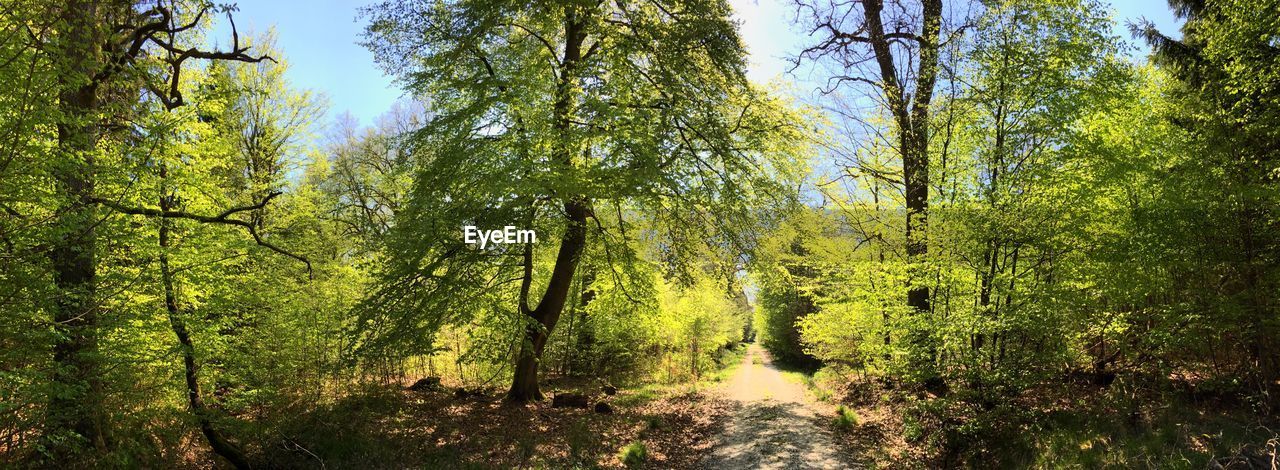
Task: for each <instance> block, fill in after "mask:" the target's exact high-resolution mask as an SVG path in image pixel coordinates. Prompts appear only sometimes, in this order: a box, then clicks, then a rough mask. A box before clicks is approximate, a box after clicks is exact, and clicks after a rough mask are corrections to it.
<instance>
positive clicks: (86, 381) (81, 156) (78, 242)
mask: <svg viewBox="0 0 1280 470" xmlns="http://www.w3.org/2000/svg"><path fill="white" fill-rule="evenodd" d="M98 14H99V12H98V5H97V3H96V2H78V1H71V2H68V3H67V4H66V5H65V6H64V8H63V11H62V16H63V18H62V19H63V22H64V24H65V26H66V28H67V29H66V31H64V32H62V34H60V36H61V38H60V39H59V40H58V41H57V43H56V45H55V47H56V48H57V55H58V56H60V57H59V58H60V59H61V60H63V61H64V62H63V63H62V64H61V65H62V66H64V67H66V68H65V69H64V70H63V71H62V73H61V74H60V75H59V87H60V91H59V93H58V106H59V108H60V110H61V113H62V116H61V119H60V120H59V122H58V147H57V151H58V153H59V154H60V155H59V157H60V160H61V161H60V162H59V163H60V164H61V165H60V167H59V168H58V169H57V170H56V175H55V176H56V179H57V187H58V190H59V192H60V193H61V195H62V197H63V198H64V202H63V206H62V207H61V208H60V209H59V210H58V220H57V227H58V233H57V234H56V235H55V241H54V242H53V247H52V249H51V251H50V259H51V261H52V264H53V281H54V284H55V285H56V286H57V288H58V292H59V295H58V299H57V301H56V303H55V306H54V312H53V324H54V329H55V331H56V333H57V334H56V335H55V336H56V338H57V339H56V340H55V343H54V345H53V361H54V367H55V370H54V375H53V383H54V387H53V389H52V392H51V393H50V397H49V407H48V410H47V417H46V419H47V423H46V426H47V427H46V429H45V435H46V437H47V438H50V439H47V440H48V441H49V445H50V448H51V451H52V453H53V454H54V455H56V456H58V458H62V459H68V458H70V457H71V456H72V455H74V454H76V453H78V452H79V450H80V449H81V446H82V445H83V444H85V443H87V444H90V445H92V446H93V447H94V448H96V449H98V450H99V451H102V450H106V448H107V446H108V439H107V432H106V414H105V411H104V409H103V404H102V400H103V393H104V390H103V388H104V387H103V380H102V373H101V367H100V362H101V361H100V356H99V354H98V350H97V348H98V331H97V330H98V304H97V298H96V297H97V266H96V263H97V259H96V258H97V241H96V237H97V234H96V233H95V226H96V225H97V222H98V220H97V219H98V212H97V210H96V206H95V204H94V203H93V201H92V198H93V190H94V164H95V163H94V152H95V150H96V147H97V144H98V134H99V129H98V125H97V124H96V120H97V119H98V116H97V111H98V107H99V102H98V96H97V95H98V84H97V83H96V82H95V80H94V78H93V77H94V74H95V72H96V70H98V68H100V66H101V64H100V63H99V62H100V58H99V57H98V55H99V54H98V50H97V48H98V45H99V44H101V43H102V41H103V38H102V36H103V35H102V32H101V28H99V26H98V24H97V18H96V17H97V15H98Z"/></svg>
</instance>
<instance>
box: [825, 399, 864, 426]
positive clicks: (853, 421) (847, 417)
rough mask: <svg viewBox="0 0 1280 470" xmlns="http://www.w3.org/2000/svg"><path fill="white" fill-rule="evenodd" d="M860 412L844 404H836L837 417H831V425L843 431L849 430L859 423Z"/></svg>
mask: <svg viewBox="0 0 1280 470" xmlns="http://www.w3.org/2000/svg"><path fill="white" fill-rule="evenodd" d="M859 421H860V420H859V418H858V413H857V412H856V411H853V410H851V409H849V407H847V406H844V405H839V406H836V417H835V418H832V419H831V425H832V426H835V428H836V429H839V430H841V431H849V430H852V429H853V428H854V427H856V426H857V425H858V422H859Z"/></svg>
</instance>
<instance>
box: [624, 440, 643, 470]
mask: <svg viewBox="0 0 1280 470" xmlns="http://www.w3.org/2000/svg"><path fill="white" fill-rule="evenodd" d="M648 459H649V448H648V447H646V446H645V445H644V443H643V442H640V441H633V442H631V443H630V444H627V445H625V446H622V449H620V450H618V460H620V461H622V464H623V465H626V466H627V468H639V467H640V466H641V465H644V462H645V460H648Z"/></svg>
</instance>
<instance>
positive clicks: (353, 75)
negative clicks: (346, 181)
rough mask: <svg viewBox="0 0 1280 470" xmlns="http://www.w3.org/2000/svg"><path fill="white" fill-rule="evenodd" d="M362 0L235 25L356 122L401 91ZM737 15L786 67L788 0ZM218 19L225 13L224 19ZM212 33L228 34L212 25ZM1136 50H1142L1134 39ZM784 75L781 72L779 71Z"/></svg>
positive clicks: (256, 12)
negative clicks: (362, 17)
mask: <svg viewBox="0 0 1280 470" xmlns="http://www.w3.org/2000/svg"><path fill="white" fill-rule="evenodd" d="M369 3H372V1H370V0H241V1H240V2H239V7H240V11H239V12H238V13H237V14H236V25H237V26H238V27H239V28H240V30H241V31H242V32H244V31H264V30H266V29H267V28H270V27H274V28H275V29H276V34H277V43H278V46H279V48H280V49H281V50H282V51H284V54H285V59H286V60H287V62H288V64H289V72H288V76H289V79H290V81H291V82H292V83H293V86H294V87H296V88H303V89H311V90H314V91H317V92H320V93H323V94H325V95H326V96H328V98H329V103H330V105H331V107H330V110H329V115H328V116H327V117H326V118H325V119H323V120H322V121H321V122H325V123H328V122H332V121H333V119H334V117H336V116H338V115H340V114H342V113H344V112H349V113H351V115H352V116H353V117H355V118H356V119H358V120H359V122H360V123H362V124H366V125H368V124H371V123H373V121H374V119H375V118H376V117H377V116H379V115H381V114H382V113H383V112H385V111H386V110H387V109H389V108H390V107H391V104H392V103H393V102H395V101H396V100H397V99H399V98H400V97H401V96H402V93H401V91H400V90H399V88H398V87H396V86H395V84H394V82H393V79H392V78H391V77H387V76H384V75H383V74H382V71H381V70H379V69H378V67H377V66H376V65H375V64H374V62H373V56H372V55H371V54H370V53H369V52H368V51H367V50H365V49H364V48H363V47H361V46H360V45H358V44H357V42H359V41H360V39H361V33H362V31H363V28H364V25H363V23H361V22H359V21H358V20H357V16H358V9H359V8H360V7H361V6H364V5H367V4H369ZM730 3H731V4H733V7H734V10H735V13H736V16H737V17H738V19H739V20H740V21H741V32H742V36H743V39H744V42H746V45H747V49H748V51H749V52H750V53H751V68H750V71H749V74H750V77H751V78H752V79H753V80H755V81H758V82H767V81H769V80H771V79H773V78H776V77H778V76H779V75H782V74H783V72H785V70H786V69H787V62H786V60H785V59H784V58H785V57H786V56H788V55H789V54H791V53H792V52H794V51H795V50H796V49H798V48H799V47H801V45H802V44H804V38H803V37H802V36H801V35H800V34H799V33H798V32H797V31H794V28H793V27H792V25H791V23H790V21H791V19H792V16H793V10H792V8H791V4H792V3H791V1H790V0H730ZM1114 8H1115V10H1116V18H1117V20H1118V26H1117V31H1116V34H1117V35H1119V36H1120V37H1122V38H1126V39H1128V38H1129V32H1128V30H1127V29H1125V27H1124V22H1125V21H1127V20H1136V19H1138V18H1141V17H1145V18H1147V19H1148V20H1151V21H1152V22H1154V23H1155V24H1156V25H1157V26H1158V27H1160V29H1161V30H1163V31H1166V32H1169V33H1172V32H1176V30H1177V23H1176V22H1175V20H1174V18H1173V15H1172V14H1171V13H1170V11H1169V8H1168V6H1167V3H1166V2H1165V0H1117V1H1115V3H1114ZM224 21H225V20H224ZM218 31H221V34H219V35H218V36H217V39H218V40H219V41H220V42H221V43H223V44H225V43H227V42H228V38H227V36H228V34H227V32H226V29H225V27H224V28H219V29H218ZM1135 54H1136V55H1139V56H1142V55H1145V54H1146V48H1145V47H1142V48H1140V49H1139V50H1138V51H1136V52H1135ZM784 79H785V77H784Z"/></svg>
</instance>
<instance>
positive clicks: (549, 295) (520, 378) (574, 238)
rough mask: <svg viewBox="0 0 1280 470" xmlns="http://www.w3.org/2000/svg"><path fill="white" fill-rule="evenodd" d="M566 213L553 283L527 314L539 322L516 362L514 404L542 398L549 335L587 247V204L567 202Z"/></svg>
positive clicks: (527, 333) (531, 327)
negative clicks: (540, 384) (541, 375)
mask: <svg viewBox="0 0 1280 470" xmlns="http://www.w3.org/2000/svg"><path fill="white" fill-rule="evenodd" d="M564 210H565V213H566V214H567V215H568V227H566V228H565V234H564V237H563V238H562V239H561V240H560V252H559V253H558V254H557V255H556V264H555V267H554V268H552V271H551V281H550V282H549V283H548V285H547V291H546V293H544V294H543V295H542V301H541V302H539V303H538V308H536V309H533V310H531V311H528V312H527V315H529V317H531V318H532V319H533V320H534V322H535V323H531V324H530V325H529V326H528V327H527V328H526V330H525V341H524V343H523V344H522V345H521V346H520V356H519V357H518V358H517V359H516V369H515V377H514V378H513V379H512V382H511V390H510V391H508V392H507V400H509V401H512V402H516V403H525V402H528V401H531V400H541V399H542V391H541V390H540V389H539V388H538V361H539V360H540V359H541V358H542V351H543V349H544V348H545V347H546V345H547V336H548V335H550V334H551V331H552V330H553V329H554V328H555V326H556V321H558V320H559V319H560V314H561V312H563V311H564V304H565V301H566V300H567V299H568V298H569V291H570V287H571V286H572V284H573V274H574V271H576V270H577V268H578V261H579V259H580V258H581V256H582V251H583V250H584V248H585V247H586V242H587V224H586V221H587V214H588V213H589V211H588V209H587V205H586V203H585V202H579V201H569V202H566V203H565V205H564Z"/></svg>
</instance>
